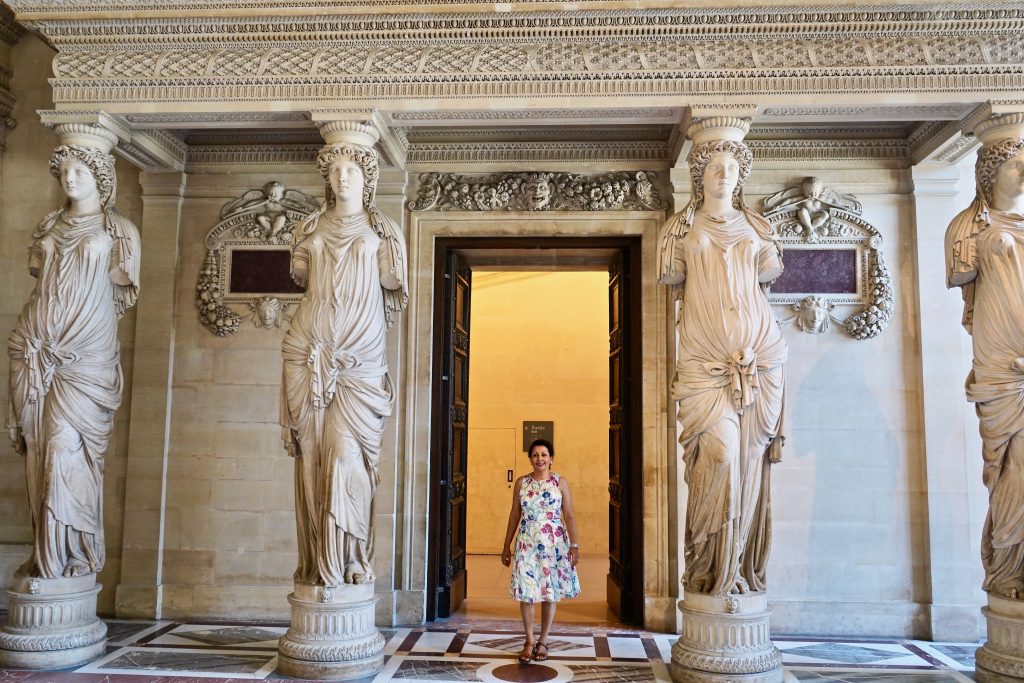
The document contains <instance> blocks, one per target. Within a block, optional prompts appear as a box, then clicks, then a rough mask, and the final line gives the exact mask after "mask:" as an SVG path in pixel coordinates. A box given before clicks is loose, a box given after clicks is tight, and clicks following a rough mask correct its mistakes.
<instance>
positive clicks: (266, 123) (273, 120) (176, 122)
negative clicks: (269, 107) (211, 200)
mask: <svg viewBox="0 0 1024 683" xmlns="http://www.w3.org/2000/svg"><path fill="white" fill-rule="evenodd" d="M124 119H125V121H127V122H128V123H129V124H131V126H132V127H133V128H171V129H178V128H216V129H222V128H224V127H226V126H230V127H232V128H240V127H245V128H278V127H280V128H310V129H314V130H315V128H314V126H313V122H312V121H311V120H310V118H309V115H308V114H307V113H305V112H293V111H285V112H213V113H204V112H195V113H181V114H155V113H141V114H126V115H125V116H124Z"/></svg>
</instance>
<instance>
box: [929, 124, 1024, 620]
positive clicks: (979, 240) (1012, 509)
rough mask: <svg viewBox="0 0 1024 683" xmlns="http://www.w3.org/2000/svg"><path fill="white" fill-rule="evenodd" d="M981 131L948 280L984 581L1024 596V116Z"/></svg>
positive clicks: (953, 230) (949, 244)
mask: <svg viewBox="0 0 1024 683" xmlns="http://www.w3.org/2000/svg"><path fill="white" fill-rule="evenodd" d="M976 133H977V135H978V137H979V138H981V139H982V140H983V141H984V143H985V144H984V146H983V147H982V148H981V150H980V151H979V152H978V161H977V164H976V167H975V175H976V180H977V195H976V196H975V199H974V202H973V203H972V204H971V205H970V207H968V208H967V209H966V210H965V211H963V212H961V213H960V214H959V215H957V217H956V218H954V219H953V222H952V223H950V225H949V229H948V231H947V232H946V267H947V273H946V275H947V285H948V286H949V287H960V288H961V290H962V293H963V298H964V316H963V324H964V327H965V328H967V331H968V332H969V333H971V335H972V337H973V346H974V362H973V366H972V369H971V373H970V375H969V376H968V378H967V398H968V400H970V401H972V402H974V404H975V406H976V408H977V412H978V418H979V419H980V422H981V437H982V443H983V447H984V450H983V455H984V459H985V464H984V470H983V477H984V482H985V485H986V486H987V487H988V491H989V511H988V517H987V519H986V520H985V529H984V533H983V534H982V540H981V557H982V563H983V564H984V567H985V583H984V586H983V587H984V589H985V590H986V591H988V592H989V594H995V595H999V596H1002V597H1005V598H1009V599H1011V600H1024V402H1022V401H1021V395H1022V392H1024V137H1022V136H1024V114H1018V115H1008V116H1003V117H1001V118H997V119H990V120H989V121H987V122H983V123H982V124H981V125H979V127H978V129H977V130H976ZM1022 606H1024V603H1022Z"/></svg>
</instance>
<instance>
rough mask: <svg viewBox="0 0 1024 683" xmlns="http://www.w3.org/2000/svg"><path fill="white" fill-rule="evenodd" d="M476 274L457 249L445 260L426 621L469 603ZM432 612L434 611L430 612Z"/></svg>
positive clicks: (450, 252)
mask: <svg viewBox="0 0 1024 683" xmlns="http://www.w3.org/2000/svg"><path fill="white" fill-rule="evenodd" d="M471 277H472V275H471V272H470V270H469V267H468V266H467V265H466V262H465V261H464V260H463V259H462V257H461V256H459V254H458V253H456V252H455V251H454V250H451V251H448V252H447V253H446V255H445V260H444V270H443V274H442V280H443V285H442V286H441V287H440V289H441V296H442V301H441V302H440V304H441V305H440V310H441V320H440V321H439V322H440V329H438V332H437V334H438V336H439V337H440V339H439V341H440V347H437V346H435V358H438V359H439V360H440V363H439V364H437V365H435V382H434V386H435V387H437V388H438V389H439V394H435V400H437V401H438V406H439V408H440V410H439V413H440V421H439V423H438V424H436V425H435V428H436V433H437V435H438V438H437V439H436V440H435V442H434V453H433V457H432V463H433V465H434V467H435V468H436V470H435V472H436V474H435V476H434V477H433V480H434V481H435V482H436V483H437V485H436V488H435V489H434V490H433V491H432V496H433V498H434V503H435V504H432V505H431V508H432V510H431V512H432V514H431V522H432V526H433V525H435V524H436V527H434V529H433V538H434V539H435V542H436V544H437V546H436V547H437V553H436V554H435V558H434V561H435V562H436V565H435V566H434V567H432V568H431V569H432V572H431V573H432V574H433V576H434V580H433V581H432V582H431V583H432V585H434V586H435V587H436V591H435V596H434V600H433V603H434V604H433V605H428V608H427V611H428V614H427V617H428V619H434V618H438V617H447V616H450V615H451V614H452V613H453V612H454V611H455V610H457V609H458V608H459V605H460V604H461V603H462V601H463V600H464V599H465V598H466V454H467V451H468V443H469V439H468V436H469V435H468V432H469V295H470V282H471ZM431 607H433V609H431Z"/></svg>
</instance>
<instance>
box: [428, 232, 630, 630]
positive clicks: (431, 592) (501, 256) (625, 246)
mask: <svg viewBox="0 0 1024 683" xmlns="http://www.w3.org/2000/svg"><path fill="white" fill-rule="evenodd" d="M451 251H458V252H460V253H462V255H463V256H464V257H465V258H466V260H467V262H468V263H469V265H470V267H473V266H476V267H495V266H510V265H511V266H513V267H518V268H520V269H524V268H531V269H533V268H536V269H538V270H546V269H558V268H560V267H561V268H567V269H577V270H580V269H587V270H590V269H593V268H594V267H595V266H597V267H600V266H607V265H610V264H611V263H612V262H613V260H614V258H615V257H616V256H617V255H620V254H621V255H622V263H623V266H624V269H625V271H626V272H625V283H626V292H625V294H626V302H627V311H628V330H627V333H628V335H629V344H628V359H627V363H628V372H627V377H628V380H629V381H628V385H629V388H628V390H627V391H626V392H624V396H626V397H628V400H629V417H628V420H626V421H624V422H625V423H627V424H628V425H629V434H628V436H627V437H626V439H625V442H624V444H623V445H624V446H628V452H629V467H628V471H629V473H630V476H629V477H628V482H624V483H625V484H626V490H624V491H622V495H623V496H624V497H626V502H628V506H627V509H628V510H629V512H630V516H629V519H628V521H627V523H626V524H623V525H622V526H621V528H620V531H619V533H620V538H622V539H628V543H625V544H623V546H624V547H628V548H629V556H628V557H627V558H624V559H625V561H624V562H623V563H622V569H623V574H624V576H623V578H624V582H623V594H622V604H621V608H622V616H621V618H622V620H623V621H624V622H626V623H629V624H638V625H639V624H643V623H644V619H643V608H644V600H643V598H644V593H643V573H644V572H643V569H644V568H643V439H642V432H643V430H642V415H643V410H642V400H643V394H642V382H641V380H642V354H641V331H642V327H641V325H642V311H641V303H642V298H641V274H642V273H641V263H642V260H641V238H640V236H639V235H636V236H632V235H631V236H588V237H539V238H538V237H444V238H440V237H439V238H437V239H436V240H435V242H434V281H433V286H434V291H433V294H434V296H433V302H434V311H433V328H432V329H433V339H432V340H431V354H432V355H431V366H432V369H431V407H430V419H431V425H432V428H431V437H430V470H429V477H428V479H429V486H430V489H429V490H430V493H429V496H428V504H427V515H428V519H427V529H428V536H427V586H426V588H427V596H426V598H427V605H426V607H427V610H426V616H427V621H434V620H435V619H437V618H438V595H439V590H440V589H441V587H440V586H439V583H438V577H439V574H440V571H439V569H440V564H441V560H442V558H441V553H442V552H443V550H442V549H443V547H444V544H443V543H442V542H441V539H439V538H438V533H439V526H440V525H439V515H440V514H441V506H440V496H439V494H440V493H441V492H442V490H443V489H444V485H443V484H442V483H441V481H440V478H439V474H440V472H441V460H440V459H441V458H442V457H444V454H442V453H441V428H440V427H441V426H440V424H439V419H440V416H441V401H442V400H443V397H442V386H441V385H442V382H441V367H442V359H443V354H444V346H443V344H444V336H445V335H444V317H443V315H444V310H443V309H444V290H445V288H444V270H445V264H446V262H447V260H448V253H449V252H451Z"/></svg>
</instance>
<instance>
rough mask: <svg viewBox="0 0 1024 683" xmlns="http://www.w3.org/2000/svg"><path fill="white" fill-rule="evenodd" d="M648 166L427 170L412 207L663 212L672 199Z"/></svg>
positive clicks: (422, 177) (421, 178) (481, 209)
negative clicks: (469, 172)
mask: <svg viewBox="0 0 1024 683" xmlns="http://www.w3.org/2000/svg"><path fill="white" fill-rule="evenodd" d="M656 181H657V175H656V174H655V173H651V172H648V171H635V172H633V171H630V172H618V173H605V174H602V175H595V176H582V175H578V174H575V173H502V174H497V175H491V176H483V177H468V176H462V175H456V174H452V173H424V174H423V175H421V176H420V185H419V192H418V194H417V197H416V199H415V200H414V201H412V202H409V209H410V210H412V211H429V210H436V211H609V210H629V209H637V210H650V211H661V210H663V209H665V208H667V207H668V202H666V201H665V200H663V199H662V198H661V195H660V193H659V192H658V188H657V187H656V186H655V182H656Z"/></svg>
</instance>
